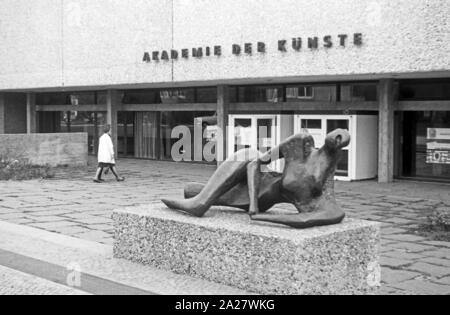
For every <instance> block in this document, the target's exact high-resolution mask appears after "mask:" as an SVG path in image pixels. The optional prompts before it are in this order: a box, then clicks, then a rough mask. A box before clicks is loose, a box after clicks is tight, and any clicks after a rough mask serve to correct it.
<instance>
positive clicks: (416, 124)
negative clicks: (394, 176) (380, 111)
mask: <svg viewBox="0 0 450 315" xmlns="http://www.w3.org/2000/svg"><path fill="white" fill-rule="evenodd" d="M401 116H402V118H401V119H402V126H403V128H402V159H401V160H402V161H401V162H402V176H405V177H418V178H428V179H439V180H450V111H448V112H436V111H435V112H432V111H423V112H404V113H402V115H401Z"/></svg>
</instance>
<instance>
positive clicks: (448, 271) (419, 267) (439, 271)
mask: <svg viewBox="0 0 450 315" xmlns="http://www.w3.org/2000/svg"><path fill="white" fill-rule="evenodd" d="M408 270H413V271H418V272H421V273H423V274H428V275H431V276H433V277H437V278H442V277H444V276H448V275H450V268H448V267H442V266H436V265H432V264H428V263H421V262H418V263H415V264H413V265H411V266H409V267H408Z"/></svg>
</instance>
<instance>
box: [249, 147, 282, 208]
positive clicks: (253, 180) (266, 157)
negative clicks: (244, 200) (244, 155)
mask: <svg viewBox="0 0 450 315" xmlns="http://www.w3.org/2000/svg"><path fill="white" fill-rule="evenodd" d="M280 152H281V150H280V146H278V147H276V148H274V149H272V150H270V151H268V152H267V153H265V154H263V155H262V156H260V157H258V158H256V159H255V160H253V161H251V162H250V163H249V164H248V165H247V182H248V193H249V196H250V209H249V214H250V215H254V214H258V213H259V205H258V203H259V187H260V185H261V165H267V164H270V163H272V162H274V161H276V160H279V159H281V158H282V156H281V153H280Z"/></svg>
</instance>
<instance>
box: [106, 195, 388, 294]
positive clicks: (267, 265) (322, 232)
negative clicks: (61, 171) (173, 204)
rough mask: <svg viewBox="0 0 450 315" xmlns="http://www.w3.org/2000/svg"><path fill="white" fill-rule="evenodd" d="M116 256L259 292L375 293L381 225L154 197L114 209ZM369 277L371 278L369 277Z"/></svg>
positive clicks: (376, 290)
mask: <svg viewBox="0 0 450 315" xmlns="http://www.w3.org/2000/svg"><path fill="white" fill-rule="evenodd" d="M113 220H114V227H115V242H114V257H116V258H124V259H127V260H131V261H133V262H138V263H142V264H145V265H150V266H153V267H156V268H159V269H162V270H168V271H173V272H175V273H179V274H188V275H190V276H193V277H197V278H202V279H206V280H210V281H214V282H218V283H222V284H226V285H230V286H234V287H237V288H240V289H243V290H247V291H250V292H255V293H260V294H374V293H377V292H378V289H379V288H378V287H376V286H373V284H374V283H373V282H372V281H370V280H373V277H374V279H375V280H376V279H379V276H380V275H379V268H378V266H379V265H378V264H379V247H380V225H379V224H378V223H374V222H367V221H359V220H350V219H346V220H345V221H344V222H343V223H342V224H339V225H333V226H327V227H319V228H313V229H308V230H295V229H291V228H287V227H283V226H278V225H271V224H265V223H256V222H252V221H251V220H250V219H249V217H248V215H247V214H245V213H243V212H240V211H235V210H230V209H228V208H215V209H212V210H211V211H210V212H209V213H208V215H207V216H206V217H205V218H201V219H199V218H194V217H191V216H188V215H184V214H181V213H178V212H176V211H172V210H168V209H167V208H165V206H163V205H162V204H159V203H156V204H151V205H148V206H140V207H133V208H126V209H124V210H117V211H115V212H114V214H113ZM371 284H372V285H371Z"/></svg>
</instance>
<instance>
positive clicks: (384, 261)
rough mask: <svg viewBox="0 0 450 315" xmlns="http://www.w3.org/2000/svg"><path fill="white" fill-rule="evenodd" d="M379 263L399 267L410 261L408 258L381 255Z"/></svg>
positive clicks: (384, 265)
mask: <svg viewBox="0 0 450 315" xmlns="http://www.w3.org/2000/svg"><path fill="white" fill-rule="evenodd" d="M380 264H381V266H383V267H394V268H398V267H401V266H406V265H409V264H411V261H410V260H404V259H397V258H390V257H387V256H383V257H381V261H380Z"/></svg>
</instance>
